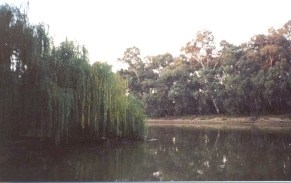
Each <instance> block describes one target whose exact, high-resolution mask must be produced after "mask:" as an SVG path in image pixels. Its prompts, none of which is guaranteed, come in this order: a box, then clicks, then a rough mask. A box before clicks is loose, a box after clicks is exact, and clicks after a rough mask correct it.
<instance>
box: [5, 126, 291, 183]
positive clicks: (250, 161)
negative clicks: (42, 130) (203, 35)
mask: <svg viewBox="0 0 291 183" xmlns="http://www.w3.org/2000/svg"><path fill="white" fill-rule="evenodd" d="M148 131H149V134H148V136H149V137H150V138H153V139H157V140H156V141H151V142H141V141H139V142H128V141H124V142H123V143H120V144H110V143H105V144H103V145H98V146H89V147H88V146H84V147H82V146H81V147H78V148H69V150H68V149H66V150H56V151H55V152H53V153H44V152H39V151H30V152H27V153H23V154H20V155H17V156H11V157H10V158H8V159H7V160H5V161H2V162H0V181H159V180H166V181H200V180H203V181H204V180H208V181H212V180H214V181H222V180H233V181H234V180H238V181H239V180H291V159H290V158H291V132H290V130H289V131H288V130H287V131H283V130H282V131H278V130H276V131H272V130H269V131H263V130H258V129H251V130H222V129H220V130H214V129H196V128H194V127H191V128H189V127H188V128H183V127H149V130H148Z"/></svg>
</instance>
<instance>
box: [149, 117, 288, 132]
mask: <svg viewBox="0 0 291 183" xmlns="http://www.w3.org/2000/svg"><path fill="white" fill-rule="evenodd" d="M147 124H148V125H149V126H168V125H170V126H193V127H201V128H229V129H244V128H246V129H248V128H262V129H279V130H281V129H284V130H285V129H289V130H290V129H291V118H290V116H288V115H279V116H259V117H256V116H251V117H233V116H187V117H181V118H173V117H172V118H157V119H148V120H147Z"/></svg>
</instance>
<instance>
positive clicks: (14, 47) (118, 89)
mask: <svg viewBox="0 0 291 183" xmlns="http://www.w3.org/2000/svg"><path fill="white" fill-rule="evenodd" d="M0 15H1V16H0V34H1V37H2V38H4V39H1V40H0V77H1V80H0V85H1V87H0V115H1V119H0V129H1V133H2V135H16V136H17V135H24V136H35V137H41V138H51V139H54V140H55V143H56V144H58V143H60V142H67V141H69V140H74V139H75V138H89V139H92V138H93V139H94V138H101V137H105V138H107V137H112V138H113V137H114V138H119V137H127V138H139V137H142V136H144V135H145V133H146V127H145V126H146V125H145V122H144V120H145V114H144V111H143V106H142V104H141V102H140V101H139V100H137V99H136V98H135V97H133V96H132V95H129V96H127V94H126V92H127V88H128V84H127V80H125V79H123V78H122V77H120V75H119V74H116V73H113V72H112V70H111V66H110V65H108V64H107V63H102V62H96V63H94V64H93V65H92V66H91V65H90V64H89V60H88V51H87V50H86V48H85V47H84V46H80V45H79V44H78V43H76V42H72V41H69V40H67V39H66V40H65V41H64V42H62V43H61V44H60V46H58V47H55V46H54V45H51V42H50V39H49V35H48V31H47V29H46V26H45V25H43V24H40V25H30V24H28V22H26V15H23V14H21V13H20V10H19V9H18V8H16V7H11V6H9V5H2V6H0Z"/></svg>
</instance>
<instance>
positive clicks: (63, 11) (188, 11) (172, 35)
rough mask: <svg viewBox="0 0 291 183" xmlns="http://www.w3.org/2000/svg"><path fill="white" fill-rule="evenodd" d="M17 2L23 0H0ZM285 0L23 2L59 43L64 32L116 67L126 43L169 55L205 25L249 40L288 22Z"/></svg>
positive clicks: (233, 39)
mask: <svg viewBox="0 0 291 183" xmlns="http://www.w3.org/2000/svg"><path fill="white" fill-rule="evenodd" d="M4 2H6V3H8V4H14V5H16V6H19V5H20V4H21V3H23V2H27V0H0V4H3V3H4ZM290 7H291V1H290V0H81V1H80V0H70V1H69V0H29V12H28V16H29V20H30V23H33V24H36V23H39V22H44V23H45V24H48V25H49V26H50V35H51V36H53V37H54V40H55V44H56V45H59V43H60V42H61V41H64V40H65V38H66V36H67V37H68V39H69V40H77V41H79V42H80V43H81V44H84V45H85V46H86V47H87V48H88V50H89V57H90V61H91V63H93V62H95V61H107V62H108V63H109V64H112V65H116V60H117V58H120V57H122V56H123V53H124V51H125V50H126V48H128V47H132V46H136V47H138V48H139V49H140V51H141V54H142V56H146V55H157V54H164V53H166V52H169V53H171V54H172V55H173V56H178V55H179V54H180V48H181V47H182V46H185V44H186V43H187V42H188V41H190V40H192V39H193V38H195V35H196V33H197V31H199V30H203V29H208V30H210V31H212V32H213V34H214V36H215V38H216V42H217V43H219V42H220V41H221V40H223V39H225V40H226V41H228V42H230V43H233V44H236V45H238V44H240V43H243V42H246V41H249V40H250V38H251V37H252V36H254V35H255V34H262V33H263V34H267V30H268V28H270V27H274V28H275V29H277V28H279V27H281V26H282V25H283V24H285V23H286V22H287V21H289V20H291V9H290Z"/></svg>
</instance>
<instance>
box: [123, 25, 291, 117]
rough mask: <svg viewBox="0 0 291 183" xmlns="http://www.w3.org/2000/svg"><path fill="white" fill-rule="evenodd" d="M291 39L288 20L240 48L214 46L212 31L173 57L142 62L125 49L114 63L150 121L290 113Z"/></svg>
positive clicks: (135, 53)
mask: <svg viewBox="0 0 291 183" xmlns="http://www.w3.org/2000/svg"><path fill="white" fill-rule="evenodd" d="M290 35H291V21H289V22H287V23H286V24H285V25H284V26H283V27H282V28H280V29H278V30H275V29H274V28H270V29H269V30H268V34H267V35H264V34H260V35H255V36H253V37H252V38H251V39H250V41H248V42H246V43H243V44H241V45H239V46H236V45H233V44H230V43H228V42H227V41H225V40H223V41H221V42H220V44H219V45H217V44H216V43H215V39H214V36H213V34H212V32H211V31H208V30H204V31H199V32H198V33H197V34H196V37H195V38H194V39H193V40H192V41H190V42H188V43H187V44H186V45H185V46H184V47H182V49H181V51H183V54H181V55H180V56H179V57H175V58H174V57H173V56H172V55H171V54H170V53H165V54H161V55H155V56H147V57H145V58H143V59H142V58H140V50H139V49H138V48H136V47H132V48H128V49H127V50H126V51H125V52H124V56H123V57H122V58H120V59H119V61H121V62H123V63H126V64H127V65H128V69H123V70H120V71H119V73H120V74H121V75H123V76H124V77H126V78H128V81H129V89H130V93H132V94H133V95H135V96H136V97H137V98H139V99H140V100H141V101H143V102H144V104H145V109H146V112H147V115H149V116H151V117H155V116H180V115H205V114H226V115H261V114H282V113H289V112H291V97H290V91H291V70H290V69H291V67H290V66H291V65H290V59H291V51H290V49H291V36H290ZM238 36H239V35H238Z"/></svg>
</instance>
